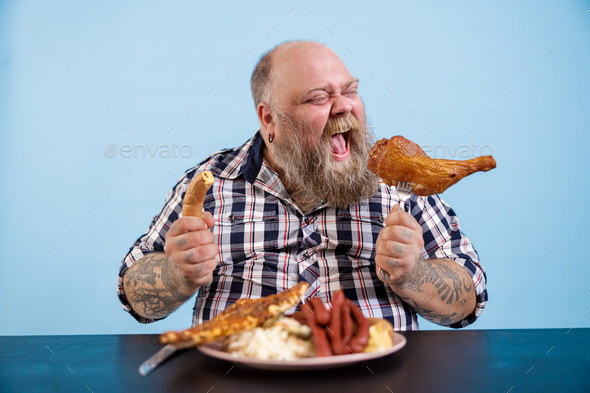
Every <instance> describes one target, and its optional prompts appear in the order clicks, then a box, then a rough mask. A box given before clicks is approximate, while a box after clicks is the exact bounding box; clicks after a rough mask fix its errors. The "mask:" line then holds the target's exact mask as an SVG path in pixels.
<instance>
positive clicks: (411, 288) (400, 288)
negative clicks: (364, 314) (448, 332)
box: [391, 259, 476, 325]
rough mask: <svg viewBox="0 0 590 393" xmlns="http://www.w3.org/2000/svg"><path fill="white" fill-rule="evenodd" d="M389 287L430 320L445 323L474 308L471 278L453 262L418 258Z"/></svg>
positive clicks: (460, 318) (461, 316) (470, 312)
mask: <svg viewBox="0 0 590 393" xmlns="http://www.w3.org/2000/svg"><path fill="white" fill-rule="evenodd" d="M391 289H392V290H393V291H394V292H396V293H397V295H398V296H400V297H401V298H402V299H403V300H404V301H405V302H406V303H408V305H410V307H412V308H413V309H414V311H416V312H417V313H418V314H420V315H422V316H423V317H424V318H425V319H427V320H429V321H432V322H434V323H438V324H443V325H448V324H450V323H454V322H458V321H460V320H462V319H464V318H465V317H466V316H468V315H470V314H472V313H473V312H474V311H475V303H476V302H475V288H474V286H473V281H472V280H471V277H470V276H469V273H467V271H466V270H465V269H464V268H463V267H462V266H460V265H459V264H457V263H456V262H454V261H450V260H446V259H419V260H418V261H417V262H416V264H415V265H414V268H413V269H412V271H410V273H409V274H408V276H407V277H406V278H405V279H404V281H403V282H402V283H401V284H398V285H391Z"/></svg>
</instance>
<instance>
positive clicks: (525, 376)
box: [0, 328, 590, 393]
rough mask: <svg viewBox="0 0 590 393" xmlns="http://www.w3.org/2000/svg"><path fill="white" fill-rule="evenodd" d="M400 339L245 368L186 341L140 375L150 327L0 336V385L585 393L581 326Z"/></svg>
mask: <svg viewBox="0 0 590 393" xmlns="http://www.w3.org/2000/svg"><path fill="white" fill-rule="evenodd" d="M402 334H403V335H404V336H405V337H406V338H407V345H406V346H405V347H404V348H402V349H401V350H400V351H398V352H395V353H393V354H391V355H388V356H386V357H384V358H381V359H378V360H372V361H368V362H363V363H357V364H354V365H351V366H347V367H344V368H338V369H332V370H318V371H305V372H303V371H298V372H284V371H283V372H278V371H262V370H251V369H247V368H242V367H238V366H235V367H234V365H233V364H231V363H228V362H225V361H222V360H217V359H213V358H209V357H207V356H205V355H203V354H202V353H200V352H199V351H198V350H196V349H188V350H185V351H182V352H179V353H177V354H175V355H173V357H172V358H170V359H169V360H168V361H166V362H165V363H164V364H162V365H161V366H160V367H158V368H157V369H156V370H154V371H153V372H152V373H151V374H149V375H147V376H145V377H142V376H141V375H139V373H138V371H137V368H138V367H139V365H140V364H141V363H142V362H143V361H144V360H146V359H147V358H148V357H149V356H151V355H152V354H154V353H155V352H156V351H157V350H158V349H160V348H161V346H160V345H159V344H158V343H157V340H158V337H157V335H98V336H90V335H89V336H4V337H0V351H1V355H0V391H1V392H58V391H59V392H92V393H102V392H127V393H128V392H203V393H207V392H210V393H219V392H273V393H277V392H306V393H311V392H328V393H336V392H348V391H358V392H363V393H365V392H366V393H368V392H384V393H388V392H404V393H405V392H499V393H507V392H511V393H518V392H590V329H587V328H585V329H569V330H568V329H523V330H457V331H455V330H447V331H422V332H405V333H402Z"/></svg>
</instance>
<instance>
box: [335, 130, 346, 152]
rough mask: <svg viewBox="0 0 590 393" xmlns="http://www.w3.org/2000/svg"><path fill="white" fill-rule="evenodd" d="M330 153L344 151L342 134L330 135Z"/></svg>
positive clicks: (344, 143) (344, 145)
mask: <svg viewBox="0 0 590 393" xmlns="http://www.w3.org/2000/svg"><path fill="white" fill-rule="evenodd" d="M332 153H334V154H344V153H346V141H345V140H344V136H342V134H336V135H334V136H333V137H332Z"/></svg>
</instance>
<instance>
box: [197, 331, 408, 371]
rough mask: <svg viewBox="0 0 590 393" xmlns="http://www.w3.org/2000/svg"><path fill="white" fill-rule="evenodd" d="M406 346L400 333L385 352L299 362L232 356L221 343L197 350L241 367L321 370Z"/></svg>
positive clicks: (199, 347)
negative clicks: (223, 349)
mask: <svg viewBox="0 0 590 393" xmlns="http://www.w3.org/2000/svg"><path fill="white" fill-rule="evenodd" d="M404 345H406V338H405V337H404V336H402V335H401V334H399V333H397V332H396V333H395V334H394V335H393V346H392V347H391V348H388V349H385V350H383V351H376V352H367V353H357V354H354V355H339V356H327V357H321V358H302V359H297V360H261V359H256V358H253V357H249V356H241V355H232V354H231V353H227V352H223V351H222V350H221V343H217V342H216V343H211V344H207V345H201V346H198V347H197V348H198V349H199V351H201V352H203V353H204V354H205V355H208V356H211V357H214V358H217V359H221V360H227V361H228V362H232V363H236V364H238V365H241V366H246V367H252V368H259V369H263V370H320V369H326V368H336V367H344V366H348V365H351V364H354V363H358V362H364V361H366V360H372V359H378V358H380V357H383V356H387V355H390V354H392V353H394V352H396V351H399V350H400V349H401V348H403V346H404Z"/></svg>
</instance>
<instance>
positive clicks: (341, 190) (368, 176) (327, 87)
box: [269, 46, 378, 209]
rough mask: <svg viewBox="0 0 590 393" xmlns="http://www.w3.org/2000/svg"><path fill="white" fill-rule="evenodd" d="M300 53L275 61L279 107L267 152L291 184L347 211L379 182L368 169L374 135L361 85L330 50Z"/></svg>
mask: <svg viewBox="0 0 590 393" xmlns="http://www.w3.org/2000/svg"><path fill="white" fill-rule="evenodd" d="M296 49H304V51H303V53H297V52H296V53H290V54H289V55H290V56H289V57H288V58H287V59H281V58H280V57H279V60H281V61H278V60H276V59H275V60H274V62H273V66H274V65H275V64H277V63H278V64H279V66H278V67H277V68H278V70H277V74H274V77H275V78H276V79H275V83H276V87H277V91H278V93H277V97H276V102H277V104H278V105H275V106H278V108H272V110H273V114H274V130H273V131H274V139H275V141H274V143H273V144H271V145H270V146H269V149H270V151H271V152H272V155H273V157H274V164H275V165H276V166H278V168H276V169H279V170H280V172H282V174H283V180H284V181H286V183H287V184H288V185H290V186H292V187H295V188H297V189H299V190H304V191H306V192H307V193H309V194H310V195H311V196H313V197H314V198H316V199H317V200H320V199H323V200H325V201H327V202H328V203H330V204H332V205H334V206H337V207H339V208H343V209H346V208H348V206H349V205H350V204H351V203H356V202H358V201H359V200H360V199H362V198H367V197H370V196H371V195H373V193H375V191H376V189H377V184H378V183H377V177H376V176H375V175H374V174H373V173H372V172H370V171H369V170H368V169H367V160H368V159H369V150H370V148H371V145H372V141H373V136H372V134H371V133H370V132H369V131H368V129H367V123H366V118H365V113H364V108H363V104H362V101H361V99H360V97H359V95H358V93H357V88H358V81H357V80H356V79H355V78H353V77H352V76H351V75H350V73H349V72H348V70H347V69H346V67H345V66H344V64H342V62H341V61H340V59H339V58H338V57H337V56H336V55H335V54H334V53H333V52H331V51H329V50H327V48H325V47H320V48H316V47H313V46H312V47H311V48H309V47H308V48H305V47H304V48H296ZM277 57H278V56H277ZM274 72H275V70H274V69H273V73H274Z"/></svg>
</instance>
